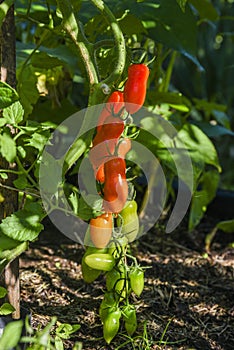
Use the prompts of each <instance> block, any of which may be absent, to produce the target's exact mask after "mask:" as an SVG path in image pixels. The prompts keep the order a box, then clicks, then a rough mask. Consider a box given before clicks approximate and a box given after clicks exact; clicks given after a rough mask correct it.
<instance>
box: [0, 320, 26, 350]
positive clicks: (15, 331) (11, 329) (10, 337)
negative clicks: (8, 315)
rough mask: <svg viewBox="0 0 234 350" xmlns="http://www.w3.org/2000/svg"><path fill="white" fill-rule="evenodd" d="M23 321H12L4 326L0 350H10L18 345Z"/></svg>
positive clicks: (0, 339)
mask: <svg viewBox="0 0 234 350" xmlns="http://www.w3.org/2000/svg"><path fill="white" fill-rule="evenodd" d="M22 328H23V321H22V320H20V321H13V322H10V323H8V324H7V325H6V327H5V328H4V331H3V334H2V336H1V338H0V349H4V350H11V349H12V348H15V347H16V346H17V344H18V343H19V340H20V337H21V333H22Z"/></svg>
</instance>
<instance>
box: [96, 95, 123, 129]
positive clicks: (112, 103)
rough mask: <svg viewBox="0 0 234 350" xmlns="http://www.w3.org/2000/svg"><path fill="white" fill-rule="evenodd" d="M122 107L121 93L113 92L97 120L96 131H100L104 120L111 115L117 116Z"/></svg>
mask: <svg viewBox="0 0 234 350" xmlns="http://www.w3.org/2000/svg"><path fill="white" fill-rule="evenodd" d="M123 107H124V98H123V92H121V91H114V92H112V94H111V95H110V96H109V98H108V100H107V103H106V105H105V107H104V108H103V110H102V112H101V114H100V117H99V119H98V125H97V131H100V130H101V128H102V125H103V124H104V122H105V120H106V118H107V117H108V116H110V115H112V114H118V113H119V112H120V111H121V109H122V108H123Z"/></svg>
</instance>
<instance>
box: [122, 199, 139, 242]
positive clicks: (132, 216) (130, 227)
mask: <svg viewBox="0 0 234 350" xmlns="http://www.w3.org/2000/svg"><path fill="white" fill-rule="evenodd" d="M117 225H118V226H119V227H121V226H122V231H121V232H122V233H123V234H125V235H126V237H127V239H128V241H129V242H132V241H134V240H135V239H136V237H137V234H138V232H139V218H138V214H137V203H136V201H134V200H132V201H129V202H127V203H126V205H125V207H124V208H123V210H122V211H121V212H120V213H119V216H118V218H117Z"/></svg>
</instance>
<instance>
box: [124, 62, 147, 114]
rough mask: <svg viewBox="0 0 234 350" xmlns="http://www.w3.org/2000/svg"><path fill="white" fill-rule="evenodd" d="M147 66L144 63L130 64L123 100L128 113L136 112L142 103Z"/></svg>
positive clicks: (145, 87) (144, 94) (145, 86)
mask: <svg viewBox="0 0 234 350" xmlns="http://www.w3.org/2000/svg"><path fill="white" fill-rule="evenodd" d="M148 77H149V68H148V67H147V66H146V65H145V64H132V65H131V66H130V67H129V68H128V79H127V82H126V84H125V87H124V102H125V108H126V110H127V112H128V113H130V114H134V113H136V112H137V111H138V110H139V109H140V108H141V107H142V106H143V104H144V102H145V96H146V89H147V81H148Z"/></svg>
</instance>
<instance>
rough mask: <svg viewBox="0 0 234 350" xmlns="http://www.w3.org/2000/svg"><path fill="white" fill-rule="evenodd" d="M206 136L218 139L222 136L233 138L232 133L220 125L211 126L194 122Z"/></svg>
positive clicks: (233, 134) (233, 133)
mask: <svg viewBox="0 0 234 350" xmlns="http://www.w3.org/2000/svg"><path fill="white" fill-rule="evenodd" d="M194 124H195V125H197V126H198V127H199V128H200V129H201V130H202V131H203V132H204V133H205V134H206V135H207V136H209V137H220V136H224V135H230V136H234V132H233V131H231V130H229V129H226V128H224V127H223V126H220V125H212V124H209V123H205V122H194Z"/></svg>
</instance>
